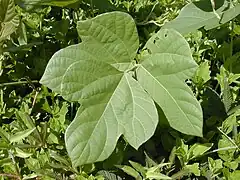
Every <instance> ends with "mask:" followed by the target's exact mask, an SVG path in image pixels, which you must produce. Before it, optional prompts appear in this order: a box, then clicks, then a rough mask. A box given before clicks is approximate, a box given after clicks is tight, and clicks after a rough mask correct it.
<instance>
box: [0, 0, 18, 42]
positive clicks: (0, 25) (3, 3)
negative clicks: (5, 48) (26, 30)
mask: <svg viewBox="0 0 240 180" xmlns="http://www.w3.org/2000/svg"><path fill="white" fill-rule="evenodd" d="M18 24H19V18H18V16H17V14H16V12H15V4H14V0H0V42H1V41H3V40H5V39H6V38H8V36H9V35H11V34H12V33H13V32H15V31H16V29H17V27H18Z"/></svg>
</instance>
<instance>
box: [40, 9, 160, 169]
mask: <svg viewBox="0 0 240 180" xmlns="http://www.w3.org/2000/svg"><path fill="white" fill-rule="evenodd" d="M123 20H124V21H123ZM112 23H114V24H115V25H114V26H113V24H112ZM91 24H92V25H91ZM93 27H94V28H93ZM78 31H79V35H80V36H81V38H82V40H83V42H82V43H81V44H78V45H73V46H69V47H67V48H65V49H62V50H60V51H59V52H57V53H55V54H54V55H53V57H52V59H51V60H50V62H49V64H48V66H47V68H46V70H45V73H44V75H43V77H42V79H41V83H42V84H44V85H47V86H48V87H49V88H50V89H52V90H54V91H55V92H58V93H60V94H61V95H62V96H63V97H64V98H65V99H66V100H69V101H78V102H80V103H81V107H80V109H79V110H78V113H77V115H76V116H75V119H74V121H73V122H72V123H71V124H70V126H69V127H68V129H67V131H66V134H65V142H66V148H67V151H68V153H69V156H70V158H71V160H72V163H73V165H74V166H79V165H82V164H88V163H92V162H96V161H102V160H105V159H106V158H107V157H109V155H110V154H111V153H112V152H113V150H114V148H115V147H116V143H117V140H118V139H119V137H120V136H121V135H124V136H125V139H126V140H127V141H128V143H129V144H130V145H131V146H133V147H134V148H135V149H137V148H138V147H139V146H140V145H141V144H142V143H144V142H145V141H147V140H148V139H149V138H150V137H151V136H152V135H153V133H154V131H155V129H156V126H157V123H158V115H157V110H156V108H155V105H154V102H153V100H152V99H151V98H150V97H149V95H148V94H147V93H146V92H145V91H144V89H143V88H142V87H141V86H140V85H139V83H138V82H137V81H136V80H135V79H134V78H132V76H131V75H130V73H123V72H121V71H119V70H118V69H116V68H115V67H116V64H121V63H129V64H130V63H131V60H133V58H134V57H135V55H136V52H137V48H138V36H137V31H136V27H135V25H134V21H133V19H132V18H131V17H130V16H129V15H127V14H126V13H120V12H113V13H106V14H103V15H99V16H97V17H96V18H93V19H90V20H86V21H83V22H79V23H78ZM120 66H121V65H120ZM90 152H91V153H90Z"/></svg>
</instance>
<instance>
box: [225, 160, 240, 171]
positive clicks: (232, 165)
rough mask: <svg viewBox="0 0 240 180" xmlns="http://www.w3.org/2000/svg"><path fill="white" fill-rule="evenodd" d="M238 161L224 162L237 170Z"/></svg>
mask: <svg viewBox="0 0 240 180" xmlns="http://www.w3.org/2000/svg"><path fill="white" fill-rule="evenodd" d="M238 164H239V163H238V161H232V162H224V166H226V167H228V168H230V169H232V170H234V171H235V170H236V169H237V168H238Z"/></svg>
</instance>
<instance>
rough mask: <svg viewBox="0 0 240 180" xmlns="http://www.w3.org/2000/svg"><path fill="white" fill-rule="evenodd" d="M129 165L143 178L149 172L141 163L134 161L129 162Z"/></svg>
mask: <svg viewBox="0 0 240 180" xmlns="http://www.w3.org/2000/svg"><path fill="white" fill-rule="evenodd" d="M129 163H130V164H131V165H132V167H133V168H134V169H136V170H137V171H138V172H139V173H140V174H141V175H142V177H144V178H145V173H146V172H147V171H146V169H145V168H144V167H143V166H142V165H141V164H139V163H136V162H133V161H129Z"/></svg>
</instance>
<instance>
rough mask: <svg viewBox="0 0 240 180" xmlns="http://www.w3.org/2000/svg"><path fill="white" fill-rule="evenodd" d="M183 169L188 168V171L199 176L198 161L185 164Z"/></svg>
mask: <svg viewBox="0 0 240 180" xmlns="http://www.w3.org/2000/svg"><path fill="white" fill-rule="evenodd" d="M184 170H188V172H189V173H193V174H194V175H195V176H200V169H199V163H194V164H191V165H186V166H185V167H184Z"/></svg>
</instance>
